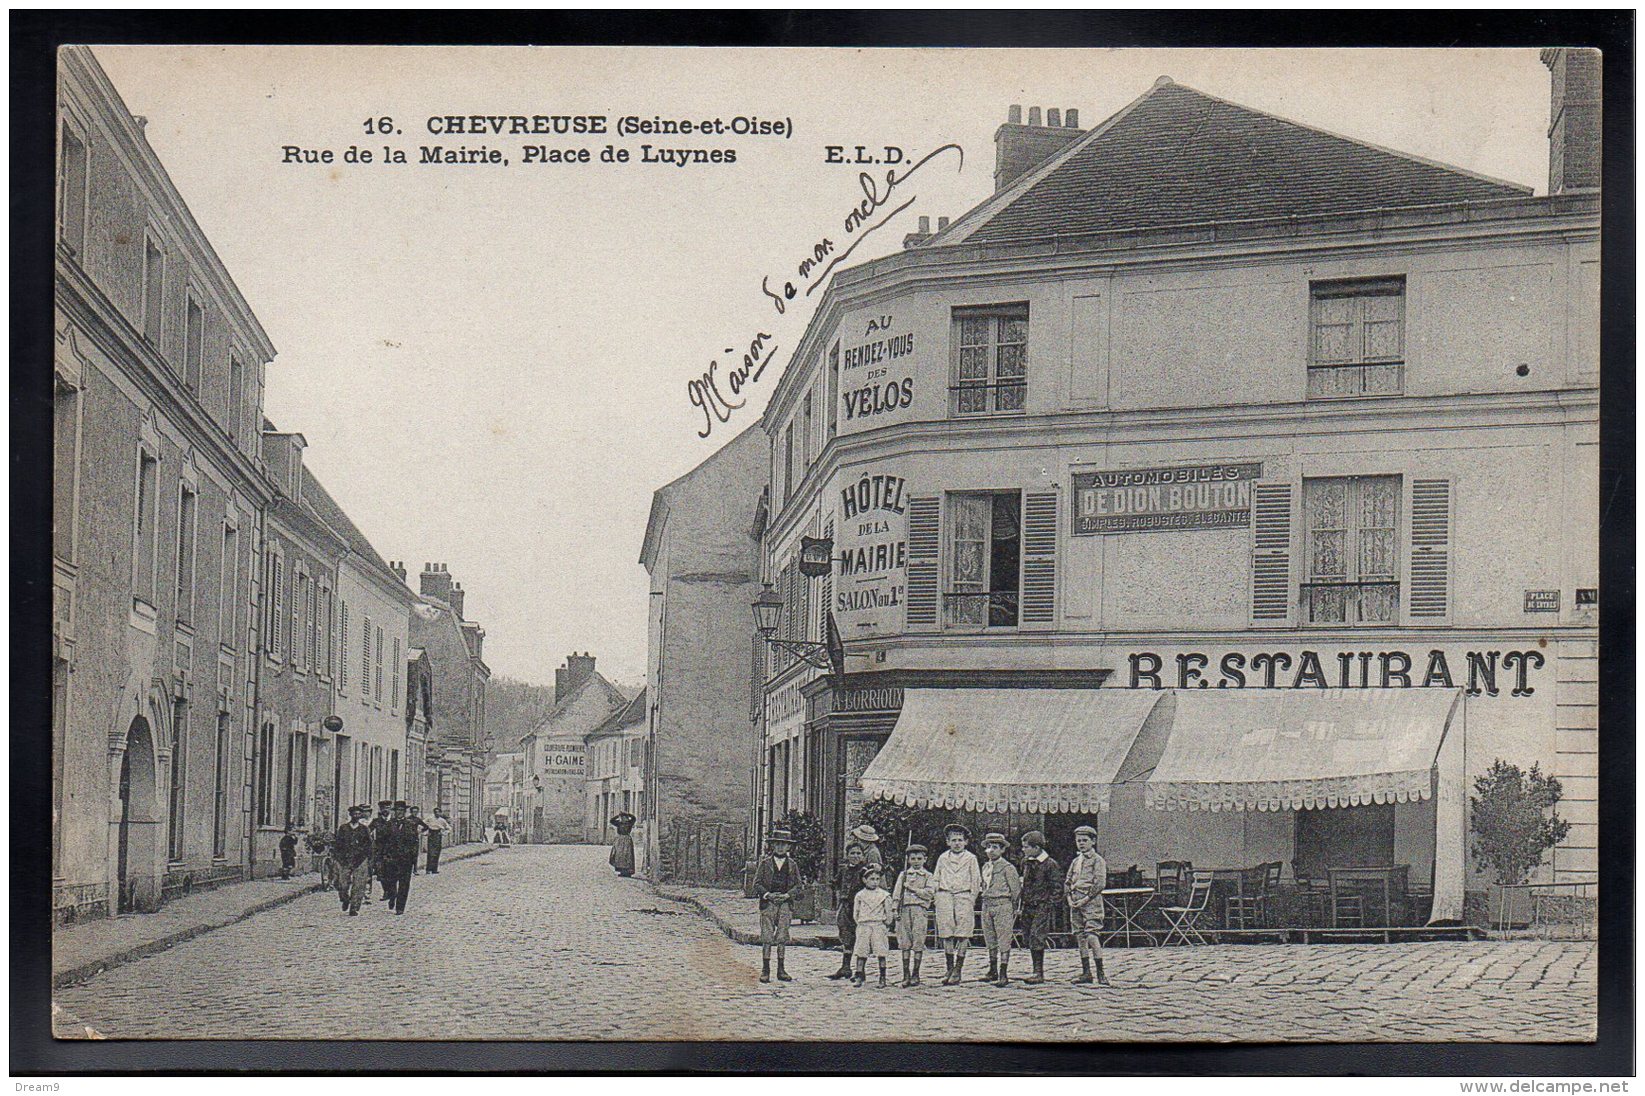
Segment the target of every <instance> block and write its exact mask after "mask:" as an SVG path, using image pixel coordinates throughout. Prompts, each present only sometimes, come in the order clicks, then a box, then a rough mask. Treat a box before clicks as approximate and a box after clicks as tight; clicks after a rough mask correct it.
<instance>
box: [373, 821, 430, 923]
mask: <svg viewBox="0 0 1645 1096" xmlns="http://www.w3.org/2000/svg"><path fill="white" fill-rule="evenodd" d="M422 834H423V831H422V826H421V824H420V823H418V822H416V821H414V820H413V819H411V818H408V817H407V816H406V802H405V800H403V799H397V800H395V801H394V817H393V818H391V819H389V821H388V825H387V826H385V827H384V828H383V831H382V838H381V841H382V859H383V882H384V884H385V885H386V887H387V892H388V907H389V909H391V910H393V911H394V912H395V913H404V912H405V911H406V897H407V896H408V895H410V893H411V868H412V865H413V864H415V863H416V862H417V839H418V838H420V837H421V836H422Z"/></svg>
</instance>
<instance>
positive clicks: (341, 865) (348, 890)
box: [331, 807, 373, 917]
mask: <svg viewBox="0 0 1645 1096" xmlns="http://www.w3.org/2000/svg"><path fill="white" fill-rule="evenodd" d="M370 813H371V812H370V811H369V810H368V809H367V808H365V807H350V808H349V809H348V821H347V822H346V823H344V824H343V825H341V826H339V827H337V834H336V836H335V837H333V839H332V845H331V862H332V872H333V873H334V877H335V878H336V880H337V899H338V901H339V902H341V903H342V906H343V909H344V910H345V911H346V912H347V913H348V915H349V916H350V917H358V916H359V914H360V900H361V899H362V898H364V897H365V896H366V895H367V894H368V893H369V892H370V890H371V851H372V847H373V846H372V840H371V830H370V828H369V827H367V825H366V815H368V814H370Z"/></svg>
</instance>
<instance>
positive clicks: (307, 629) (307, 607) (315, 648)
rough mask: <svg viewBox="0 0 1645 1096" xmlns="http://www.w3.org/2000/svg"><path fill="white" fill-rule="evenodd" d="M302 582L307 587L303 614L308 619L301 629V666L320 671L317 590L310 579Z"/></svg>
mask: <svg viewBox="0 0 1645 1096" xmlns="http://www.w3.org/2000/svg"><path fill="white" fill-rule="evenodd" d="M303 581H304V583H305V585H307V586H308V597H307V598H306V600H305V601H304V605H303V613H304V615H305V616H306V617H307V618H308V619H307V622H306V623H305V625H304V628H303V665H305V666H309V667H312V668H313V669H314V670H315V671H318V670H319V669H320V647H319V641H320V614H319V596H320V595H319V588H318V587H316V586H315V584H314V581H313V580H312V579H309V578H307V577H305V578H304V580H303Z"/></svg>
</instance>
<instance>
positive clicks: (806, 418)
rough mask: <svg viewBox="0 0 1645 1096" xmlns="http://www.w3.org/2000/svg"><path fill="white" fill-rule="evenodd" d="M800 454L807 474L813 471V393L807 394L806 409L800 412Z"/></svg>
mask: <svg viewBox="0 0 1645 1096" xmlns="http://www.w3.org/2000/svg"><path fill="white" fill-rule="evenodd" d="M800 422H801V424H802V429H801V430H800V454H801V456H802V457H803V458H804V459H803V463H804V465H805V470H806V471H807V472H809V471H811V393H809V392H807V393H806V394H805V409H804V410H803V411H802V412H800Z"/></svg>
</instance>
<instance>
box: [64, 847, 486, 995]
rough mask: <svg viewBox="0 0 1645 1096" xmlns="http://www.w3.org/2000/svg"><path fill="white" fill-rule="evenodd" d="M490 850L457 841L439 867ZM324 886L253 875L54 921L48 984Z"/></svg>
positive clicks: (78, 977) (316, 878)
mask: <svg viewBox="0 0 1645 1096" xmlns="http://www.w3.org/2000/svg"><path fill="white" fill-rule="evenodd" d="M491 849H492V846H490V845H487V844H485V843H484V842H479V841H471V842H469V843H468V844H466V845H456V846H453V847H452V848H448V849H446V850H445V851H443V852H442V853H441V854H440V865H441V867H444V866H445V865H446V864H449V863H451V862H452V861H455V860H464V859H467V858H468V857H471V856H479V855H481V854H482V853H486V852H490V851H491ZM323 889H325V883H324V882H323V881H322V880H321V879H320V875H319V873H318V872H312V871H311V872H307V873H305V874H303V875H299V876H295V877H293V878H291V879H278V878H275V879H254V880H251V881H250V882H246V883H231V884H229V885H227V886H222V887H216V888H213V889H212V890H208V891H201V892H200V893H199V894H189V895H184V896H183V897H181V898H174V899H172V900H171V901H170V902H167V903H166V904H165V905H163V906H161V907H160V908H159V909H158V910H157V911H155V912H154V913H127V914H121V915H120V916H118V917H104V918H101V919H99V920H96V921H85V922H82V923H80V924H77V925H58V926H57V927H56V928H55V929H54V930H53V932H52V938H51V984H52V987H53V988H57V987H60V986H65V985H70V984H72V983H74V982H82V981H84V980H86V979H87V978H90V977H92V976H94V975H96V974H99V973H101V972H102V971H105V970H109V969H111V968H113V967H117V966H120V965H122V964H124V963H129V962H131V961H132V960H134V959H141V958H142V957H143V956H145V955H152V954H154V953H155V952H157V951H164V950H165V949H166V948H169V947H173V946H174V945H176V944H180V943H182V942H183V941H185V940H191V939H193V938H194V937H196V936H199V935H200V934H201V933H206V932H211V931H212V930H213V929H220V928H222V927H223V926H225V925H232V924H234V923H235V922H237V921H244V920H245V919H246V918H248V917H250V916H252V915H253V914H257V913H261V912H263V911H264V910H270V909H274V908H275V907H276V906H283V905H285V904H286V903H287V902H291V901H295V900H296V899H298V898H301V897H302V896H303V895H305V894H311V893H313V892H314V891H317V890H323Z"/></svg>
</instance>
